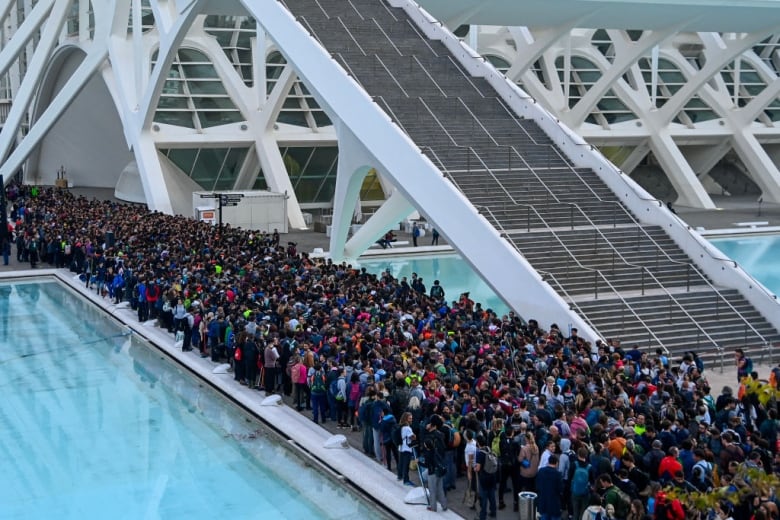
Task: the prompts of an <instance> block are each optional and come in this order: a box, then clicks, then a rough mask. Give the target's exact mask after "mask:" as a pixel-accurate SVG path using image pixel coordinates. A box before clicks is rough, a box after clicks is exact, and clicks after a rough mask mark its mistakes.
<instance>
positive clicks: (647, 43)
mask: <svg viewBox="0 0 780 520" xmlns="http://www.w3.org/2000/svg"><path fill="white" fill-rule="evenodd" d="M421 4H422V5H423V6H424V7H425V8H426V9H428V10H429V11H430V12H431V13H432V14H433V15H434V16H436V17H437V18H438V19H440V20H442V21H443V22H444V23H445V24H446V25H447V26H448V27H450V28H451V29H453V30H455V29H456V28H458V27H459V26H462V25H463V24H484V25H481V26H477V25H471V27H470V30H469V31H468V35H467V36H466V35H465V32H466V29H469V27H465V26H463V27H461V31H459V34H464V39H466V40H467V41H468V42H469V43H470V44H471V45H472V47H474V48H476V49H478V51H479V52H480V53H481V54H482V55H483V56H486V57H487V58H488V59H489V60H490V61H491V62H493V64H494V65H496V66H497V67H498V68H499V69H501V70H502V71H503V72H505V73H506V74H507V76H508V78H509V79H511V80H512V81H514V82H516V83H518V84H519V85H520V86H521V87H522V88H523V89H524V90H525V91H526V92H528V93H529V94H530V95H531V96H532V97H534V98H535V99H536V100H537V101H539V102H540V103H542V104H543V105H544V106H545V107H546V108H547V109H548V110H550V111H551V112H553V113H554V114H556V116H558V117H559V118H560V119H561V121H563V122H564V123H565V124H566V125H567V126H569V127H570V128H571V129H572V130H574V131H575V132H576V133H577V134H579V135H581V136H583V137H584V138H585V139H586V140H587V141H588V142H589V143H591V144H594V145H597V146H599V147H601V148H602V149H603V151H604V153H605V155H607V157H608V158H609V159H610V160H612V161H613V162H614V163H615V164H617V165H618V166H619V167H620V168H621V170H622V171H624V172H626V173H629V174H631V175H632V177H633V178H635V180H637V181H638V182H639V183H640V184H642V185H643V186H644V187H645V188H646V189H648V191H650V192H651V193H653V194H654V195H656V196H658V197H661V198H665V199H667V200H675V201H676V202H677V203H678V204H682V205H687V206H693V207H702V208H712V207H714V204H713V202H712V200H711V198H710V197H709V194H714V193H717V194H721V193H734V194H737V193H738V194H742V193H745V192H747V193H754V194H755V196H756V199H758V198H759V197H763V200H765V201H773V202H780V171H779V170H778V167H777V160H778V153H779V152H780V149H778V147H777V143H778V140H780V126H778V124H777V122H778V121H780V111H778V108H780V100H779V99H778V95H780V81H778V71H780V55H778V53H777V48H778V42H779V41H780V37H778V36H777V35H776V33H777V32H778V29H780V9H779V8H778V7H780V6H778V4H777V3H776V2H751V3H749V7H748V4H742V3H740V4H736V3H734V5H727V4H723V3H719V4H718V5H715V3H714V2H685V1H683V2H675V3H674V5H665V6H663V7H661V6H659V5H658V4H657V3H653V2H646V1H643V0H638V1H636V2H600V1H594V2H577V1H572V0H557V1H553V2H547V1H544V2H543V1H536V0H531V1H529V2H523V3H522V4H520V3H512V2H506V1H500V0H487V1H476V0H455V1H442V0H422V1H421ZM513 21H515V22H516V23H517V24H518V25H519V24H523V25H522V26H511V24H512V23H513ZM507 25H509V26H507ZM609 28H613V29H609ZM621 28H626V29H631V30H626V29H621ZM705 31H707V32H705ZM711 31H719V32H711ZM664 173H665V174H666V177H667V179H668V181H667V179H664V175H663V174H664Z"/></svg>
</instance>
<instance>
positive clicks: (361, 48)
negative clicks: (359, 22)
mask: <svg viewBox="0 0 780 520" xmlns="http://www.w3.org/2000/svg"><path fill="white" fill-rule="evenodd" d="M315 1H316V0H315ZM317 5H319V2H317ZM329 19H330V18H329ZM336 19H337V20H338V21H339V23H340V24H341V26H342V27H343V28H344V30H345V31H346V32H347V34H348V35H349V37H350V39H352V41H353V42H355V45H357V48H358V49H360V52H362V53H363V56H368V54H366V51H364V50H363V47H362V46H361V45H360V44H359V43H358V41H357V40H356V39H355V36H354V35H353V34H352V31H350V30H349V28H348V27H347V25H346V24H345V23H344V20H342V19H341V17H340V16H338V17H336Z"/></svg>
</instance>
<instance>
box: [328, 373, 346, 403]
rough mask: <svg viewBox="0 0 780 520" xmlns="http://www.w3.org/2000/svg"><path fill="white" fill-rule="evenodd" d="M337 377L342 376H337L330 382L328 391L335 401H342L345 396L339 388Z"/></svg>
mask: <svg viewBox="0 0 780 520" xmlns="http://www.w3.org/2000/svg"><path fill="white" fill-rule="evenodd" d="M339 379H343V378H341V377H339V378H337V379H334V380H333V381H331V382H330V393H331V394H332V395H333V396H334V397H335V398H336V401H344V400H345V399H346V398H347V396H346V395H344V392H343V391H340V390H339Z"/></svg>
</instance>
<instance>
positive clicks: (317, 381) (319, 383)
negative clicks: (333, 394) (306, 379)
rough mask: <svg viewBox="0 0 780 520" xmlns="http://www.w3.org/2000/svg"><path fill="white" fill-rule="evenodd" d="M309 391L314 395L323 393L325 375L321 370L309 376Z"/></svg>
mask: <svg viewBox="0 0 780 520" xmlns="http://www.w3.org/2000/svg"><path fill="white" fill-rule="evenodd" d="M311 391H312V392H313V393H316V394H324V393H325V374H323V373H322V370H317V371H316V372H314V374H313V375H312V376H311Z"/></svg>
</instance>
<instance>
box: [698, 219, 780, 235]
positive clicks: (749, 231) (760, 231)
mask: <svg viewBox="0 0 780 520" xmlns="http://www.w3.org/2000/svg"><path fill="white" fill-rule="evenodd" d="M740 224H750V223H748V222H744V223H738V224H736V225H740ZM696 231H697V232H698V233H699V234H700V235H701V236H703V237H708V238H717V237H723V238H726V237H729V236H746V235H774V234H777V233H780V226H762V227H754V226H743V227H736V228H722V229H699V228H696Z"/></svg>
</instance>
